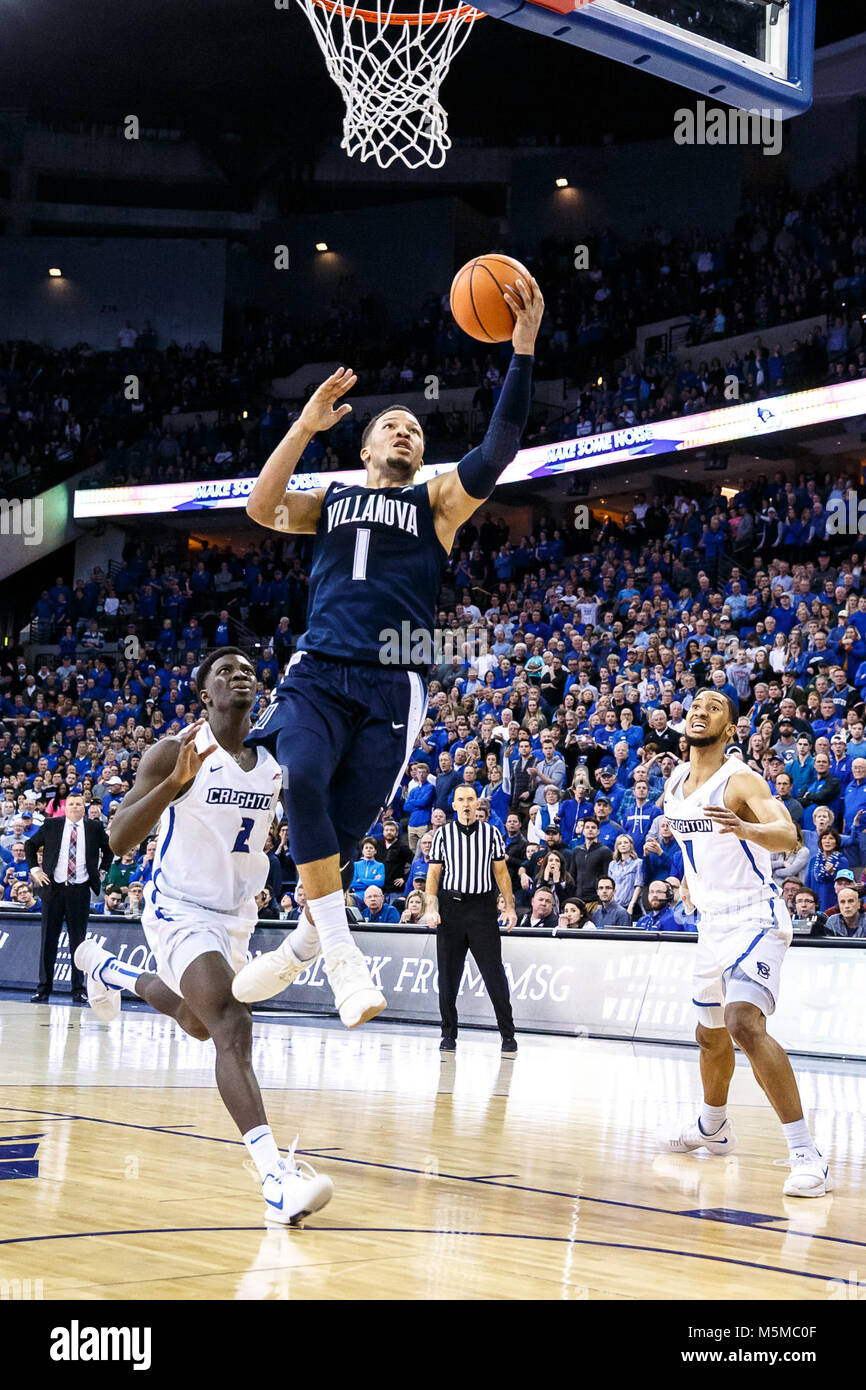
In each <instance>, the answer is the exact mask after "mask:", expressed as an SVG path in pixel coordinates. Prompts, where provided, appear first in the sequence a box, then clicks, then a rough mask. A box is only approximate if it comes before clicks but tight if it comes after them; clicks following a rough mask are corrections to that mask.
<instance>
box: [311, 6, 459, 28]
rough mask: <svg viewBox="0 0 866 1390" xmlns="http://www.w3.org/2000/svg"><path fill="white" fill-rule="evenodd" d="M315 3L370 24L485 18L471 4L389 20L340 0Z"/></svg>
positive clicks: (419, 22) (422, 22)
mask: <svg viewBox="0 0 866 1390" xmlns="http://www.w3.org/2000/svg"><path fill="white" fill-rule="evenodd" d="M313 4H314V5H319V6H320V7H321V9H323V10H327V11H328V13H329V14H335V13H339V14H342V15H343V16H344V17H348V16H349V15H351V17H352V18H353V19H354V18H358V19H363V20H366V22H367V23H368V24H382V23H383V22H384V23H386V24H415V25H420V26H426V25H428V24H444V23H445V22H446V21H447V20H449V19H456V20H458V21H459V22H461V23H464V24H468V23H470V22H471V21H473V20H476V19H483V18H484V14H483V13H482V12H481V10H476V9H473V7H472V6H471V5H457V6H456V7H455V8H454V9H453V10H442V11H441V13H439V14H421V13H420V12H416V13H414V14H392V15H391V16H390V18H388V19H387V20H386V19H385V18H384V16H383V15H382V14H380V13H379V12H378V11H376V10H356V9H355V8H354V6H353V5H351V4H345V3H340V0H313Z"/></svg>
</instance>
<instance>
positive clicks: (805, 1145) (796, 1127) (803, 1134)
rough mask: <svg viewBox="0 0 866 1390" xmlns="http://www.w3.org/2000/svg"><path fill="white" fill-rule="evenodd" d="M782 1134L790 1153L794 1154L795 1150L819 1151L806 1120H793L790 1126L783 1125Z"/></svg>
mask: <svg viewBox="0 0 866 1390" xmlns="http://www.w3.org/2000/svg"><path fill="white" fill-rule="evenodd" d="M782 1133H783V1134H784V1136H785V1140H786V1142H787V1145H788V1152H789V1153H793V1152H794V1150H795V1149H815V1150H817V1148H818V1145H817V1144H816V1143H815V1140H814V1139H813V1138H812V1133H811V1131H810V1129H809V1126H808V1125H807V1124H806V1121H805V1120H792V1121H791V1123H790V1124H789V1125H782Z"/></svg>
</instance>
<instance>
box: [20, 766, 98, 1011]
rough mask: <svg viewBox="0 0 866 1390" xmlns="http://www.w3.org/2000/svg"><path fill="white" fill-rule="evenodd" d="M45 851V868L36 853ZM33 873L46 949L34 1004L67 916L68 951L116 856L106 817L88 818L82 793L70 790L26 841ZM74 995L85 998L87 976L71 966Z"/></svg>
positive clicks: (45, 993) (43, 999) (46, 984)
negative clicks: (59, 812)
mask: <svg viewBox="0 0 866 1390" xmlns="http://www.w3.org/2000/svg"><path fill="white" fill-rule="evenodd" d="M40 849H41V850H42V867H41V868H40V867H39V864H38V862H37V856H38V853H39V850H40ZM26 853H27V864H28V866H29V868H30V876H31V878H32V879H33V882H34V883H35V884H36V885H37V887H38V889H39V891H40V894H41V897H42V952H41V956H40V964H39V988H38V989H37V991H36V993H35V994H34V995H32V996H31V1003H33V1004H45V1003H47V1002H48V997H49V995H50V994H51V986H52V983H53V980H54V962H55V960H56V958H57V943H58V941H59V939H60V930H61V928H62V926H63V923H64V921H65V922H66V929H67V931H68V933H69V950H70V955H72V956H74V955H75V950H76V947H77V946H79V945H80V943H81V942H82V941H83V940H84V936H85V933H86V931H87V916H88V913H89V911H90V894H91V891H93V892H94V893H98V892H99V891H100V887H101V881H100V877H99V871H100V869H107V868H108V866H109V864H110V863H111V861H112V859H113V858H114V855H113V854H112V852H111V850H110V849H109V846H108V836H107V835H106V833H105V829H104V828H103V825H102V822H101V821H98V820H88V821H85V819H84V797H83V796H80V795H77V794H76V793H72V794H71V795H70V796H68V797H67V798H66V813H65V815H63V816H57V817H53V818H51V819H48V820H46V821H45V822H44V824H43V825H41V826H40V827H39V829H38V830H37V831H36V834H35V835H31V837H30V839H29V840H28V842H27V846H26ZM72 998H73V1000H74V1001H75V1003H76V1004H86V1003H87V993H86V991H85V989H84V977H83V975H82V974H81V971H80V970H77V969H76V967H75V965H74V964H73V966H72Z"/></svg>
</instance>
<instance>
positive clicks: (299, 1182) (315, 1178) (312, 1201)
mask: <svg viewBox="0 0 866 1390" xmlns="http://www.w3.org/2000/svg"><path fill="white" fill-rule="evenodd" d="M297 1146H298V1136H297V1135H296V1136H295V1142H294V1144H293V1145H292V1147H291V1148H290V1149H289V1152H288V1153H287V1154H286V1157H285V1158H284V1159H281V1160H280V1171H279V1173H269V1174H268V1176H267V1177H266V1178H265V1180H264V1182H263V1183H262V1196H263V1197H264V1199H265V1224H266V1225H268V1226H295V1225H297V1223H298V1222H299V1221H301V1220H302V1218H303V1217H305V1216H310V1215H311V1214H312V1213H313V1212H314V1211H321V1209H322V1207H324V1206H327V1204H328V1202H330V1200H331V1198H332V1197H333V1195H334V1184H333V1183H332V1182H331V1179H330V1178H326V1177H325V1176H324V1175H323V1174H321V1173H317V1172H316V1170H315V1168H314V1167H313V1166H312V1164H310V1163H307V1162H306V1160H305V1159H297V1158H295V1150H296V1148H297Z"/></svg>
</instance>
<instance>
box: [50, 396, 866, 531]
mask: <svg viewBox="0 0 866 1390" xmlns="http://www.w3.org/2000/svg"><path fill="white" fill-rule="evenodd" d="M857 415H866V380H862V381H861V380H858V381H846V382H843V383H842V384H840V385H838V386H821V387H818V388H816V389H815V390H813V391H798V392H796V394H794V395H790V396H774V397H772V398H771V399H769V400H765V401H752V402H750V403H749V404H747V405H746V404H744V405H734V406H729V407H728V408H727V409H722V410H707V411H704V412H703V413H702V414H700V415H686V416H679V417H677V418H676V419H674V420H662V421H654V422H653V423H652V424H650V425H632V426H630V427H626V428H624V429H621V430H611V431H609V432H608V433H607V434H587V435H581V436H580V437H579V438H575V439H565V440H563V441H562V442H561V443H558V444H541V445H538V446H537V447H536V448H533V449H521V450H520V452H519V454H518V455H517V457H516V458H515V459H514V460H513V462H512V463H510V464H509V465H508V467H507V468H506V469H505V472H504V473H503V474H502V477H501V478H500V480H499V486H500V487H503V486H506V485H507V484H509V483H526V482H531V481H532V482H534V481H536V480H542V479H544V478H556V477H559V476H560V474H563V473H579V472H581V471H583V470H584V469H587V468H600V467H602V466H603V465H606V464H613V463H636V464H639V463H641V462H642V461H643V460H649V459H660V458H663V457H664V456H665V455H668V454H676V453H685V452H687V451H688V450H689V449H712V448H716V447H719V446H721V445H723V444H732V443H734V442H736V441H743V442H747V441H748V440H753V439H759V438H762V437H763V436H764V435H771V434H780V433H782V431H784V430H799V429H805V428H806V426H807V425H821V424H825V423H827V422H828V421H831V420H832V421H835V420H840V421H841V420H849V419H851V418H852V417H854V416H857ZM456 466H457V465H456V463H440V464H431V465H428V466H425V467H424V468H422V469H421V470H420V472H419V474H418V479H417V480H418V482H426V480H427V479H428V478H434V477H435V476H436V475H437V473H446V472H448V470H449V469H451V468H456ZM364 477H365V474H364V471H363V469H360V468H359V469H356V470H354V471H351V472H349V471H342V472H337V473H300V474H297V473H296V474H295V476H294V477H293V478H292V479H291V482H290V483H289V490H290V491H291V492H307V491H309V490H310V489H312V488H317V487H328V485H329V484H330V483H349V484H356V485H357V484H362V483H363V481H364ZM255 481H256V480H255V478H221V479H215V480H212V481H209V482H183V483H148V484H147V485H145V486H140V487H106V488H86V489H82V490H79V491H77V492H76V493H75V508H74V513H73V515H74V517H75V519H76V521H83V520H86V519H87V518H88V517H105V516H127V517H132V516H145V515H148V514H151V515H153V514H157V513H166V512H207V511H220V510H222V509H224V508H231V507H235V508H236V507H243V506H245V505H246V500H247V498H248V497H249V495H250V493H251V492H252V490H253V487H254V485H255Z"/></svg>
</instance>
